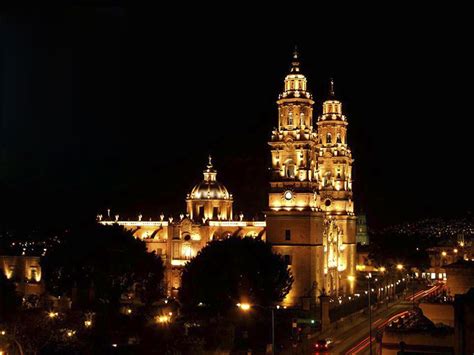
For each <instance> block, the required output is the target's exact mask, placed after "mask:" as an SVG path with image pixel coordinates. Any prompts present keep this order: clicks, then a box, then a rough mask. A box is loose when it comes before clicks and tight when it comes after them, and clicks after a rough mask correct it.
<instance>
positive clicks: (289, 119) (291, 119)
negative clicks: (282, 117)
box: [288, 111, 293, 126]
mask: <svg viewBox="0 0 474 355" xmlns="http://www.w3.org/2000/svg"><path fill="white" fill-rule="evenodd" d="M288 125H290V126H292V125H293V112H291V111H290V112H289V113H288Z"/></svg>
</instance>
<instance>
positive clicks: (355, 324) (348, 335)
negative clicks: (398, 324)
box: [306, 285, 442, 354]
mask: <svg viewBox="0 0 474 355" xmlns="http://www.w3.org/2000/svg"><path fill="white" fill-rule="evenodd" d="M440 287H442V286H440V285H437V286H433V287H431V288H429V289H426V290H421V291H418V292H417V293H416V294H415V295H414V297H415V300H416V301H418V300H420V299H421V298H423V297H426V296H428V295H430V294H431V293H433V292H435V291H437V290H438V289H439V288H440ZM412 301H413V296H408V297H406V298H405V299H403V298H401V299H399V300H397V301H395V302H393V303H390V304H389V305H388V306H387V305H386V304H385V305H383V304H379V305H378V308H377V309H375V310H372V350H373V351H372V353H373V354H375V349H376V341H375V337H376V334H377V331H378V330H382V329H383V327H385V326H386V325H387V324H388V323H390V322H392V321H393V320H395V319H396V318H398V317H400V316H403V315H404V314H405V313H406V312H407V311H408V310H410V309H412V308H413V303H412ZM318 339H330V340H331V341H332V343H331V344H330V346H329V351H328V352H324V354H369V353H370V350H369V327H368V314H367V311H366V310H365V311H364V312H358V313H356V314H353V315H351V316H350V317H346V318H345V319H344V320H343V321H339V322H337V324H335V325H333V326H332V327H331V328H330V329H329V330H327V331H326V332H323V333H322V334H320V335H319V337H315V338H313V339H312V341H310V343H309V347H308V348H307V349H306V353H314V354H318V352H313V349H314V344H315V342H316V341H317V340H318ZM321 354H323V353H321Z"/></svg>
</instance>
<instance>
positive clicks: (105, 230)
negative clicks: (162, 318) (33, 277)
mask: <svg viewBox="0 0 474 355" xmlns="http://www.w3.org/2000/svg"><path fill="white" fill-rule="evenodd" d="M41 265H42V268H43V270H44V275H45V282H46V287H47V289H48V291H49V292H50V293H51V294H53V295H56V296H60V295H64V294H67V295H72V293H73V292H72V290H73V289H75V290H76V292H77V290H79V291H80V290H86V291H87V292H86V293H87V296H88V297H83V298H88V299H89V301H91V303H92V304H96V305H97V304H110V305H114V306H118V303H119V300H120V296H121V295H122V294H123V293H124V292H125V291H126V290H128V289H130V288H131V287H132V286H134V285H140V287H139V288H138V287H137V289H139V290H140V296H141V297H142V300H143V301H144V302H145V303H151V302H153V301H154V300H156V299H157V298H158V296H159V290H160V283H161V280H162V278H163V263H162V261H161V258H160V257H158V256H156V255H155V254H154V253H148V252H147V250H146V245H145V243H144V242H143V241H141V240H138V239H136V238H135V237H133V235H132V233H131V232H130V231H128V230H126V229H124V228H123V227H121V226H119V225H113V226H103V225H100V224H93V225H89V226H86V227H82V228H77V229H74V230H72V231H70V232H68V233H66V235H65V236H64V237H63V239H62V240H61V243H60V244H59V246H58V247H56V248H55V249H54V250H52V251H51V253H50V254H47V255H46V257H45V258H44V259H43V260H42V263H41ZM86 303H87V302H86Z"/></svg>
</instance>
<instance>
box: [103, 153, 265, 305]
mask: <svg viewBox="0 0 474 355" xmlns="http://www.w3.org/2000/svg"><path fill="white" fill-rule="evenodd" d="M107 217H108V218H107ZM107 217H106V218H104V217H103V216H102V215H99V216H97V218H98V220H99V223H101V224H104V225H112V224H115V223H116V224H119V225H121V226H123V227H125V228H126V229H128V230H130V231H131V232H132V233H133V235H134V236H135V237H136V238H140V239H141V240H143V241H144V242H145V243H146V246H147V250H148V251H149V252H153V251H154V252H155V253H156V254H157V255H159V256H161V258H162V260H163V263H164V265H165V287H166V290H167V294H168V295H169V296H176V295H177V291H178V289H179V287H180V285H181V272H182V268H183V266H184V265H185V264H186V263H187V262H188V261H189V260H191V259H192V258H193V257H195V256H196V255H197V253H198V252H199V251H200V250H201V249H202V248H203V247H205V246H206V244H207V243H208V242H210V241H212V240H220V239H223V238H228V237H230V236H238V237H252V238H260V239H262V240H265V226H266V223H265V221H245V220H244V216H243V214H240V215H238V216H234V213H233V198H232V194H231V193H229V191H228V190H227V188H226V187H225V186H224V185H223V184H222V183H220V182H219V181H217V170H216V169H215V168H214V166H213V164H212V159H211V157H209V162H208V164H207V166H206V168H205V169H204V171H203V179H202V181H201V182H200V183H198V184H197V185H196V186H194V187H193V188H192V189H191V191H190V193H189V194H188V195H187V196H186V213H183V214H180V215H179V218H174V217H167V218H165V215H163V214H162V215H160V217H159V220H148V221H145V220H143V216H142V215H139V216H138V219H137V220H134V221H129V220H126V221H125V220H121V219H120V216H119V215H115V216H114V218H110V217H111V216H107Z"/></svg>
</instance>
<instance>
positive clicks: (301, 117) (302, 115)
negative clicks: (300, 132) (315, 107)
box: [300, 112, 304, 126]
mask: <svg viewBox="0 0 474 355" xmlns="http://www.w3.org/2000/svg"><path fill="white" fill-rule="evenodd" d="M300 125H301V126H303V125H304V113H303V112H301V113H300Z"/></svg>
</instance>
